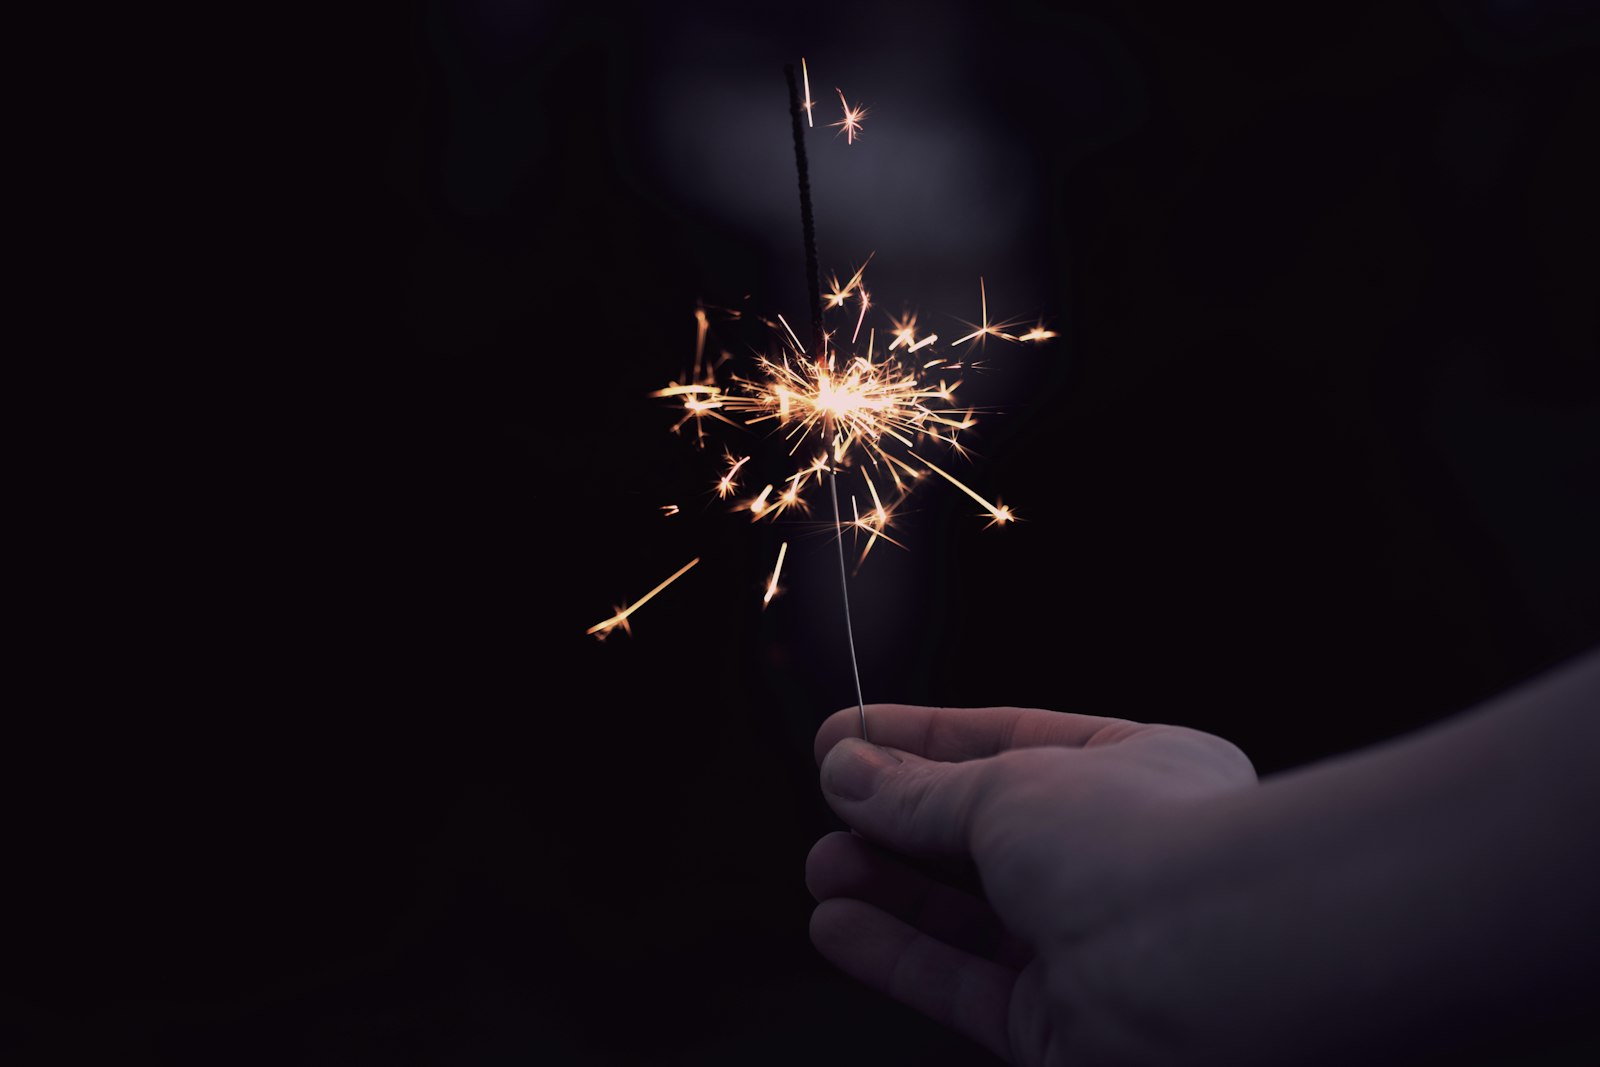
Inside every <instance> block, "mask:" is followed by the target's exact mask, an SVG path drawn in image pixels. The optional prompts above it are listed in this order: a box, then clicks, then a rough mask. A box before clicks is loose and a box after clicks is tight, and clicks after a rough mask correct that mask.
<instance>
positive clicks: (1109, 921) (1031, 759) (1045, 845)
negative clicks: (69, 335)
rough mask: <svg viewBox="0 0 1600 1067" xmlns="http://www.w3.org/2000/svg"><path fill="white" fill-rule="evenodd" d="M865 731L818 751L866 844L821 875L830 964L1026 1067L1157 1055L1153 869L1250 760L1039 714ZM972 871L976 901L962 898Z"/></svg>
mask: <svg viewBox="0 0 1600 1067" xmlns="http://www.w3.org/2000/svg"><path fill="white" fill-rule="evenodd" d="M857 723H858V713H857V710H856V709H855V708H849V709H847V710H845V711H841V712H839V713H837V714H835V715H834V716H832V717H831V718H829V719H828V721H827V722H825V723H824V724H823V726H822V728H821V730H819V731H818V734H817V740H816V754H817V758H818V761H819V762H820V764H821V777H822V787H823V792H824V794H825V796H826V797H827V800H828V803H829V804H830V805H831V806H832V807H833V809H834V811H836V812H837V813H838V814H839V816H840V817H841V818H842V819H844V821H845V822H846V823H848V824H849V825H850V826H851V827H853V828H854V830H855V832H854V833H844V832H839V833H832V834H829V835H828V836H826V837H824V838H823V839H822V840H820V841H818V842H817V844H816V846H815V847H814V848H813V849H812V850H811V854H810V856H809V857H808V858H807V860H806V884H807V886H808V887H809V888H810V890H811V892H812V895H813V896H815V897H816V898H817V900H818V901H819V904H818V906H817V908H816V910H815V912H814V913H813V914H812V919H811V940H812V942H813V943H814V944H815V945H816V947H817V949H818V951H820V952H821V953H822V954H823V956H825V957H827V959H829V960H830V961H831V962H832V963H834V964H835V965H836V966H837V967H839V968H840V969H841V970H843V971H844V972H845V973H846V974H849V975H851V976H852V977H854V978H856V979H857V980H858V981H860V982H862V983H864V984H866V985H867V986H870V987H871V988H873V989H876V990H879V991H881V992H883V993H886V994H888V995H889V996H891V997H893V998H895V999H896V1000H899V1001H901V1002H903V1003H905V1004H908V1005H910V1006H911V1007H913V1008H915V1009H917V1010H918V1011H921V1012H922V1013H924V1014H926V1015H928V1016H929V1017H931V1018H933V1019H934V1020H935V1021H937V1022H940V1023H942V1024H944V1025H946V1026H949V1027H951V1028H953V1029H955V1030H957V1031H959V1032H961V1033H962V1034H965V1035H966V1036H967V1037H969V1038H971V1039H973V1040H974V1041H976V1042H978V1043H979V1044H981V1045H982V1046H984V1047H985V1048H987V1049H989V1050H991V1051H992V1052H994V1053H995V1054H997V1055H999V1056H1001V1057H1003V1058H1005V1059H1008V1060H1011V1061H1013V1062H1017V1063H1029V1064H1033V1063H1039V1064H1042V1063H1054V1062H1063V1063H1068V1062H1070V1063H1085V1062H1101V1061H1102V1060H1104V1059H1106V1058H1116V1059H1118V1060H1121V1059H1123V1058H1131V1059H1139V1058H1141V1053H1142V1052H1143V1051H1145V1050H1143V1049H1141V1046H1143V1045H1147V1044H1148V1041H1149V1039H1148V1038H1147V1037H1145V1036H1143V1035H1144V1034H1145V1033H1147V1032H1148V1031H1149V1029H1150V1025H1151V1022H1152V1017H1151V1011H1152V1010H1156V1011H1159V1005H1157V1004H1154V1003H1150V999H1151V998H1150V997H1149V996H1148V993H1149V991H1150V990H1151V989H1152V988H1156V989H1159V988H1160V987H1161V986H1162V981H1161V978H1160V975H1159V974H1158V973H1157V974H1151V973H1150V972H1149V971H1148V970H1147V968H1148V967H1150V966H1151V965H1152V962H1153V961H1152V957H1153V956H1154V957H1159V956H1160V954H1161V950H1160V949H1159V948H1152V946H1151V944H1150V938H1151V930H1150V929H1149V928H1147V927H1146V926H1144V925H1142V924H1141V916H1143V915H1146V914H1148V913H1149V911H1150V905H1151V903H1152V894H1153V893H1154V892H1156V890H1157V889H1158V887H1159V879H1153V878H1151V877H1150V870H1151V869H1152V867H1159V866H1160V864H1159V863H1152V860H1153V859H1154V858H1156V857H1160V856H1162V855H1165V854H1167V853H1168V852H1169V849H1168V845H1169V844H1171V843H1172V842H1174V841H1177V840H1179V839H1181V838H1182V837H1183V835H1184V834H1185V833H1186V831H1187V830H1188V823H1187V821H1186V815H1187V813H1188V812H1189V811H1190V810H1191V809H1192V808H1193V807H1194V806H1195V805H1196V804H1197V803H1198V802H1201V801H1203V800H1205V799H1206V798H1208V797H1213V796H1217V795H1218V794H1222V793H1227V792H1231V791H1236V790H1241V789H1245V788H1248V787H1251V786H1253V785H1254V784H1255V781H1256V776H1255V772H1254V770H1253V769H1252V767H1251V765H1250V762H1249V760H1248V759H1246V758H1245V756H1244V755H1243V753H1241V752H1240V751H1239V750H1238V749H1237V748H1235V747H1234V746H1233V745H1232V744H1230V743H1228V742H1227V741H1224V740H1222V739H1221V738H1218V737H1214V736H1212V735H1210V734H1206V733H1201V732H1199V731H1196V730H1190V729H1185V728H1182V727H1175V726H1158V725H1147V724H1142V723H1135V722H1128V721H1125V720H1121V719H1108V718H1098V717H1095V716H1089V715H1073V714H1064V713H1059V712H1052V711H1042V710H1036V709H1022V708H981V709H966V708H922V707H908V706H903V705H873V706H871V707H869V708H868V709H867V724H868V731H869V733H870V736H871V737H872V739H873V741H874V742H876V744H868V743H866V742H864V741H862V740H861V739H860V738H859V736H858V731H859V726H858V725H857ZM880 746H881V747H880ZM962 868H966V869H969V870H974V871H975V873H976V876H977V882H978V886H977V887H975V889H976V891H974V892H969V891H967V890H965V889H963V888H959V887H958V886H957V885H956V884H952V883H953V882H957V881H959V876H958V875H955V874H952V873H951V872H953V871H958V870H960V869H962ZM1155 965H1156V966H1157V968H1158V969H1159V963H1156V964H1155ZM1136 979H1137V981H1136ZM1156 1021H1158V1022H1159V1016H1158V1017H1157V1020H1156Z"/></svg>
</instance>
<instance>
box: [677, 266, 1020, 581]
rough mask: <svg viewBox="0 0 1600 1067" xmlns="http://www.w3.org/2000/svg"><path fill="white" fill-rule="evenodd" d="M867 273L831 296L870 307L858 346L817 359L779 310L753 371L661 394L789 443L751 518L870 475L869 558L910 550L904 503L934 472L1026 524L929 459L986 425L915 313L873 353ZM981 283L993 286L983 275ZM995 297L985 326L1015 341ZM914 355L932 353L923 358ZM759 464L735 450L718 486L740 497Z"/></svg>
mask: <svg viewBox="0 0 1600 1067" xmlns="http://www.w3.org/2000/svg"><path fill="white" fill-rule="evenodd" d="M868 259H869V261H870V259H871V257H870V256H869V257H868ZM865 271H866V264H863V265H862V266H861V267H860V268H858V269H857V270H856V271H855V272H854V273H853V274H852V275H851V276H850V277H849V279H848V280H846V281H843V282H841V281H840V280H839V279H838V278H837V277H836V276H835V277H833V278H832V279H831V281H830V287H831V292H830V293H828V295H827V299H825V300H824V308H825V309H827V308H833V309H836V310H837V309H840V308H842V307H844V306H845V304H846V302H847V300H848V298H849V297H850V296H852V295H854V296H856V297H857V298H858V299H859V300H860V302H861V305H862V306H861V307H859V308H858V309H857V312H856V316H855V318H856V324H855V329H854V330H853V331H852V333H851V335H850V343H849V345H848V346H845V347H843V348H835V347H834V346H833V345H831V344H830V345H829V346H828V347H829V351H828V352H827V353H826V354H825V356H823V357H822V358H815V357H813V356H807V355H806V353H805V349H804V347H803V345H802V344H801V341H800V339H799V337H798V336H797V335H796V333H795V331H794V330H793V328H791V327H790V325H789V323H788V320H787V319H785V318H784V317H783V316H782V315H779V316H777V321H776V322H774V323H771V324H770V325H771V328H772V329H773V330H774V331H776V335H775V337H774V339H773V340H774V341H775V342H776V343H775V344H773V345H772V347H770V348H769V349H768V354H766V355H761V354H759V349H757V350H756V354H755V358H754V362H753V368H752V369H750V370H746V371H743V372H733V373H730V374H729V375H728V376H727V378H726V379H724V380H713V377H714V376H708V378H707V380H706V381H705V382H704V383H703V384H701V385H698V386H694V387H686V386H676V385H672V386H668V387H667V388H666V389H663V390H659V391H658V392H657V394H655V395H658V396H663V397H667V396H679V395H682V396H686V397H688V398H690V399H692V400H695V401H697V402H698V403H699V404H700V405H701V406H702V407H704V408H706V409H707V410H708V411H710V412H711V413H712V414H715V415H716V416H717V417H718V418H719V419H720V420H721V421H722V422H724V423H728V424H731V425H735V426H739V427H741V428H743V429H746V430H749V431H752V432H756V433H760V434H765V435H767V436H768V438H769V439H775V440H777V441H778V442H781V446H782V455H783V456H785V457H787V458H788V460H789V462H790V464H791V465H790V467H789V470H788V472H787V473H786V474H782V475H778V476H774V475H775V474H776V472H770V471H769V472H768V479H767V480H766V481H764V482H757V483H756V484H757V485H761V486H762V488H761V489H760V491H759V492H757V493H755V494H754V495H749V496H745V497H743V498H742V499H741V500H740V501H739V502H738V503H737V504H735V507H736V508H737V509H738V510H743V511H747V512H749V514H750V518H751V521H760V520H769V521H771V520H775V519H777V518H778V517H779V516H781V515H782V514H783V513H784V512H786V511H789V510H791V509H794V510H797V511H802V512H804V511H808V510H809V504H808V499H807V494H808V492H810V491H811V490H813V489H815V488H816V487H818V486H820V485H822V483H823V481H824V479H825V478H826V477H829V476H843V477H850V478H857V479H859V480H860V481H859V483H858V484H860V485H861V487H862V489H863V490H864V492H865V494H866V495H867V496H868V497H870V499H871V501H872V506H871V508H870V510H868V511H867V512H866V513H865V514H862V513H861V512H860V511H859V510H857V512H856V519H855V521H854V522H853V523H851V524H849V525H850V528H852V529H854V530H857V531H859V532H860V533H861V534H862V536H863V538H864V539H865V542H866V548H865V550H864V551H863V552H862V553H861V559H862V560H865V558H866V556H867V555H868V553H870V552H871V550H872V548H873V547H874V546H875V545H876V543H877V541H878V540H889V541H890V542H891V543H893V544H896V545H900V542H899V541H897V540H895V539H894V538H893V537H891V536H890V535H889V531H890V530H891V529H892V528H893V527H894V525H895V522H896V519H895V515H896V512H897V510H898V507H899V505H900V503H901V502H902V501H903V500H904V499H905V497H906V496H907V495H908V494H909V493H911V492H912V491H913V490H914V489H915V487H916V485H917V484H918V482H919V480H920V478H921V477H922V476H923V474H924V473H926V472H931V473H935V474H938V475H939V476H940V477H941V478H943V479H944V480H946V481H948V482H950V483H951V484H952V485H954V486H956V487H957V488H958V489H960V490H961V491H962V492H963V493H965V494H966V495H968V496H970V497H972V498H973V499H974V500H976V501H978V502H979V503H980V504H981V505H982V506H983V508H984V511H985V512H986V513H987V514H988V516H989V518H990V523H989V524H990V525H1004V524H1007V523H1010V522H1012V521H1014V520H1015V516H1014V515H1013V514H1012V512H1011V511H1010V509H1009V508H1006V507H1004V506H1002V505H1000V504H998V503H994V502H991V501H989V500H986V499H985V498H984V497H982V496H981V495H979V494H978V493H977V492H976V491H975V490H974V489H972V488H971V487H970V486H968V485H967V484H966V483H964V482H962V481H961V480H959V479H957V478H956V477H955V476H953V475H952V474H950V473H949V472H948V471H947V470H945V469H944V467H942V466H940V465H939V464H938V463H936V462H934V461H933V460H931V459H930V458H929V456H928V454H927V453H929V452H930V451H931V450H934V449H945V450H948V451H950V452H952V453H954V454H956V455H965V454H966V449H965V446H964V445H963V443H962V441H961V439H960V438H961V435H962V434H964V433H965V432H966V431H968V430H971V429H972V428H973V427H975V426H976V425H977V422H978V420H977V418H976V417H975V415H974V412H973V410H972V409H971V408H968V407H965V406H961V405H959V402H958V400H957V396H958V389H959V388H960V386H961V384H962V383H961V380H960V378H955V379H951V378H950V377H948V372H949V371H950V370H952V369H956V368H958V367H960V366H962V364H960V363H957V362H953V361H951V360H950V359H948V358H947V357H945V356H943V355H940V354H939V353H938V352H937V351H936V350H934V348H933V346H935V345H937V344H938V341H939V335H938V334H934V333H930V334H928V335H927V336H925V337H920V338H918V337H917V336H916V318H915V316H914V315H910V314H907V315H905V316H904V317H902V318H898V319H896V318H894V317H893V316H890V320H891V323H892V328H893V332H894V337H895V340H894V342H893V343H892V344H890V345H889V349H888V351H887V352H883V353H877V351H876V328H875V327H874V329H872V330H869V331H868V340H867V344H866V346H865V354H862V350H861V349H858V348H857V347H856V346H857V345H858V344H859V341H860V334H861V328H862V326H864V325H865V324H866V321H867V319H868V318H869V316H870V315H871V307H872V305H871V302H870V297H868V296H867V288H866V285H865V282H864V278H865ZM979 284H980V287H981V286H983V284H984V283H983V281H982V279H980V281H979ZM983 298H984V320H985V326H987V327H988V328H989V332H990V333H991V334H992V335H993V336H1003V337H1007V338H1008V339H1010V338H1009V335H1006V334H1004V333H1003V332H1002V331H1001V329H1000V327H999V326H998V325H997V324H994V323H991V322H989V321H988V304H987V291H986V290H984V291H983ZM971 339H972V337H968V338H967V340H971ZM841 340H842V338H841ZM914 353H920V355H916V356H915V358H914V359H913V358H911V357H912V356H913V354H914ZM802 457H803V458H802ZM751 459H752V456H750V455H744V456H742V457H741V458H737V459H736V458H735V457H734V456H733V455H732V454H731V453H728V454H725V462H726V464H727V467H726V469H725V470H724V472H723V474H722V476H721V478H720V479H719V480H718V481H717V482H716V490H715V491H716V495H717V496H718V497H719V498H721V499H725V500H726V499H730V498H732V497H734V496H735V495H736V493H737V492H738V487H739V478H740V476H741V475H742V473H743V471H744V469H745V467H746V464H748V463H750V462H751ZM880 474H881V475H883V476H884V477H879V475H880ZM885 478H886V479H887V486H888V487H889V488H887V489H886V484H885ZM852 500H854V497H852ZM900 547H904V546H903V545H901V546H900ZM858 565H859V564H858Z"/></svg>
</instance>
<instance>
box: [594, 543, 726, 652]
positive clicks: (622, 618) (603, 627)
mask: <svg viewBox="0 0 1600 1067" xmlns="http://www.w3.org/2000/svg"><path fill="white" fill-rule="evenodd" d="M699 562H700V557H699V556H696V557H695V558H694V559H691V560H690V561H689V562H688V563H685V564H684V565H683V566H682V567H679V568H678V569H677V571H675V572H674V573H673V575H672V577H670V578H668V579H667V580H666V581H664V582H662V583H661V584H660V585H658V586H656V587H655V588H654V589H652V590H650V591H649V592H648V593H646V594H645V595H644V596H642V597H640V598H639V599H638V600H635V601H634V602H633V603H632V604H630V605H629V606H627V607H625V608H618V609H617V613H616V614H615V615H613V616H611V618H609V619H607V620H606V621H604V622H597V623H595V624H594V625H593V626H591V627H589V628H588V629H587V630H585V631H583V632H584V633H586V634H596V635H598V636H599V637H600V639H601V640H604V639H605V637H606V635H607V634H609V633H610V632H611V630H612V628H613V627H616V626H620V627H622V629H623V630H624V631H625V632H626V633H629V634H631V633H633V631H632V630H631V629H629V627H628V616H629V615H632V614H633V613H634V612H635V611H638V610H639V608H640V607H642V606H643V605H644V604H646V603H648V602H649V601H650V598H651V597H653V596H655V595H656V594H657V593H659V592H661V590H663V589H665V588H666V587H667V586H669V585H671V584H672V583H673V582H675V581H677V580H678V579H679V578H682V577H683V576H684V574H685V573H686V572H687V571H688V570H689V568H690V567H693V566H694V565H695V564H696V563H699Z"/></svg>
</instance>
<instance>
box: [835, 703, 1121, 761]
mask: <svg viewBox="0 0 1600 1067" xmlns="http://www.w3.org/2000/svg"><path fill="white" fill-rule="evenodd" d="M866 719H867V739H868V740H870V741H872V742H873V743H875V744H879V745H886V746H888V747H890V748H898V749H903V750H904V751H906V752H915V753H916V754H917V755H919V756H924V757H926V758H927V759H936V760H945V761H947V762H956V761H959V760H969V759H982V758H983V757H985V756H993V755H996V754H997V753H1000V752H1005V751H1007V750H1009V749H1013V748H1032V747H1037V746H1039V745H1067V746H1070V747H1073V748H1081V747H1087V746H1089V745H1097V744H1105V743H1107V742H1111V741H1118V740H1121V739H1122V738H1124V737H1127V736H1129V735H1130V734H1133V733H1137V732H1138V731H1140V730H1142V729H1145V728H1146V727H1145V724H1143V723H1137V722H1129V721H1128V720H1127V719H1109V718H1105V717H1103V716H1100V715H1076V714H1073V713H1072V712H1066V711H1045V710H1044V709H1042V708H924V707H917V706H915V705H911V704H868V705H867V707H866ZM860 736H861V711H860V709H858V708H845V709H844V710H842V711H836V712H834V713H833V714H832V715H830V716H829V717H828V719H827V720H826V721H825V722H823V724H822V726H821V728H819V729H818V730H817V738H816V743H815V746H814V747H815V752H816V757H817V762H818V763H819V764H820V763H821V762H822V759H823V757H824V756H826V755H827V754H828V752H829V750H830V749H832V748H833V746H834V745H836V744H838V743H839V742H840V741H842V740H844V739H845V738H846V737H860Z"/></svg>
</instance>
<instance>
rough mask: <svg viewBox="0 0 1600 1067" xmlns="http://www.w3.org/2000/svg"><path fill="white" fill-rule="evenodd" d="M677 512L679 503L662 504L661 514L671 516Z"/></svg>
mask: <svg viewBox="0 0 1600 1067" xmlns="http://www.w3.org/2000/svg"><path fill="white" fill-rule="evenodd" d="M677 513H678V505H676V504H662V505H661V514H663V515H668V516H671V515H676V514H677Z"/></svg>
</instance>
